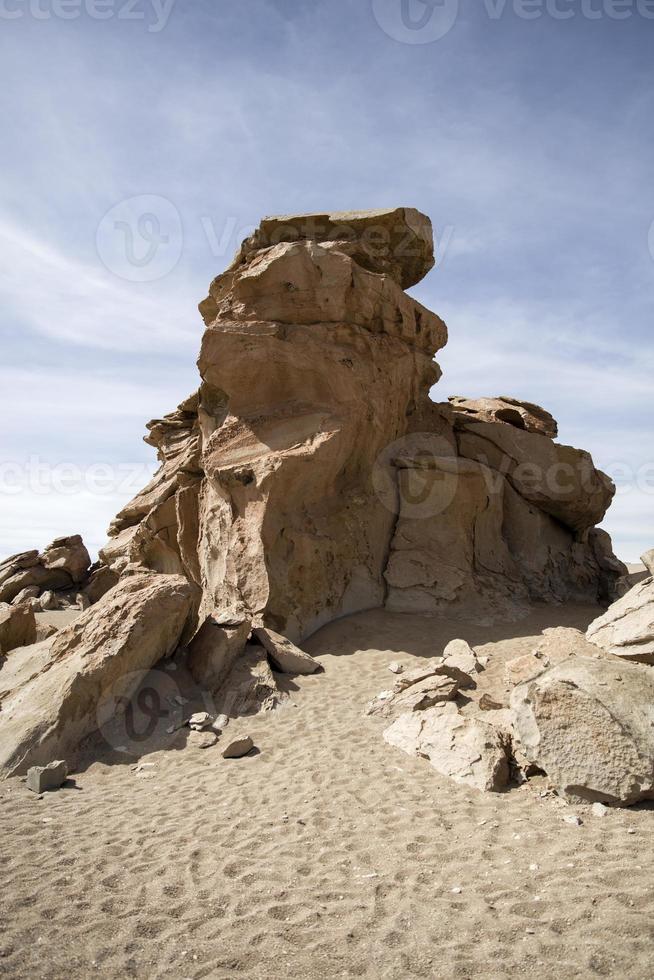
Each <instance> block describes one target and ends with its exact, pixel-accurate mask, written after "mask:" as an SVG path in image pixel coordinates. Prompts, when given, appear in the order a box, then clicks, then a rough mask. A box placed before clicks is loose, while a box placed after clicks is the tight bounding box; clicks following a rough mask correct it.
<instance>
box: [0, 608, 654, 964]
mask: <svg viewBox="0 0 654 980" xmlns="http://www.w3.org/2000/svg"><path fill="white" fill-rule="evenodd" d="M597 612H598V610H597V609H596V608H594V607H583V606H566V607H558V608H557V607H547V608H545V607H544V608H543V609H542V610H539V611H537V612H535V613H534V614H533V615H532V616H531V617H530V618H529V619H528V620H525V621H522V622H520V623H517V624H515V623H513V624H509V625H507V626H505V627H494V628H487V627H472V626H470V625H465V624H462V623H457V622H456V621H449V620H434V619H419V618H417V617H413V616H411V617H408V616H400V615H391V614H389V613H384V612H370V613H363V614H359V615H357V616H354V617H351V618H349V619H347V620H344V621H341V622H338V623H335V624H332V625H330V626H328V627H326V628H325V629H323V630H322V631H320V632H319V633H318V634H316V635H315V636H314V637H313V638H312V639H311V640H310V641H308V642H307V643H306V644H305V647H306V649H307V650H308V651H309V652H311V653H312V654H314V655H315V656H317V657H318V658H319V659H320V660H321V662H322V664H323V665H324V668H325V672H324V673H323V674H317V675H314V676H311V677H302V678H298V679H297V680H295V679H293V680H292V681H288V679H286V680H287V686H288V688H289V693H290V696H291V698H290V705H289V706H287V707H284V708H282V709H280V710H278V711H276V712H273V713H270V714H264V715H259V716H257V717H256V718H252V719H241V720H237V721H233V722H232V723H231V724H230V726H229V727H228V729H227V730H226V732H225V733H224V734H223V735H222V737H221V740H220V742H219V743H218V745H216V746H214V747H212V748H209V749H200V748H198V747H191V746H189V745H187V744H186V742H187V732H188V730H187V729H186V730H183V731H180V732H177V733H175V734H172V735H166V736H165V737H166V738H167V740H168V743H169V749H168V751H161V750H160V749H157V748H156V745H153V744H151V743H147V744H146V746H145V747H146V748H154V749H155V751H150V752H148V754H146V755H143V756H142V758H141V759H140V760H139V759H137V758H135V757H134V756H133V755H132V754H130V753H129V752H124V751H115V750H109V749H107V748H105V750H104V752H103V754H102V755H101V757H100V758H99V760H98V759H96V761H93V762H90V761H89V762H87V763H84V762H83V761H82V763H81V765H80V767H79V769H78V771H77V772H76V773H75V775H74V777H73V780H71V781H70V782H69V784H67V786H66V787H65V788H63V789H62V790H60V791H58V792H55V793H50V794H45V795H44V796H43V798H42V799H39V798H37V797H36V796H35V795H34V794H31V793H29V792H28V790H27V789H26V787H25V785H24V783H23V782H21V781H20V780H18V779H11V780H8V781H7V782H5V783H3V784H1V785H0V817H1V822H2V834H1V836H0V855H1V862H2V863H1V867H2V894H1V900H0V901H1V908H0V927H1V929H2V935H1V937H0V974H1V975H4V976H8V977H21V978H22V977H30V978H40V977H43V978H60V977H61V978H64V977H65V978H81V977H84V978H86V977H98V978H102V977H107V978H109V977H110V978H118V977H145V978H164V977H165V978H169V977H171V978H181V980H183V978H187V977H188V978H194V980H196V978H197V980H199V978H205V977H206V978H234V977H243V978H248V980H250V978H252V980H255V978H266V980H279V978H286V977H294V978H303V980H306V978H318V977H320V978H331V977H367V978H375V980H382V978H389V980H390V978H393V980H395V978H397V980H399V978H407V977H430V978H436V977H439V978H440V977H483V978H494V977H510V976H514V975H519V976H526V975H531V976H536V977H557V978H561V977H563V978H567V977H607V976H610V977H620V978H625V980H636V978H643V980H644V978H650V977H651V976H652V974H653V972H654V954H653V946H652V932H653V926H652V922H653V920H654V916H653V913H654V901H653V897H654V892H653V889H654V875H653V874H652V868H653V866H654V863H653V860H652V858H653V854H654V843H653V842H654V836H653V834H652V830H653V828H654V812H653V811H652V808H651V807H647V806H641V807H637V808H633V809H630V810H621V811H620V810H615V811H611V812H609V814H608V815H607V816H605V817H603V818H600V817H594V816H593V815H592V814H591V812H590V809H589V808H588V807H575V808H571V807H567V806H566V805H565V804H563V803H562V801H560V800H559V799H558V798H557V797H555V796H553V795H552V794H551V793H548V791H547V783H546V781H545V780H544V779H542V778H541V779H537V780H534V781H532V782H530V783H529V784H528V785H526V786H523V787H521V788H514V789H512V790H511V791H510V792H507V793H505V794H501V795H490V794H489V795H482V794H481V793H478V792H476V791H473V790H469V789H466V788H462V787H460V786H457V785H455V784H454V783H452V782H451V781H448V780H447V779H444V778H442V777H440V776H438V775H437V774H436V773H435V772H434V770H433V769H431V767H430V766H429V764H428V763H427V762H426V761H424V760H419V759H412V758H409V757H408V756H406V755H404V754H402V753H401V752H400V751H398V750H397V749H394V748H392V747H390V746H388V745H387V744H386V743H385V742H384V741H383V739H382V737H381V732H382V730H383V728H384V726H385V723H384V721H383V720H380V719H378V718H369V717H364V715H363V713H362V712H363V708H364V706H365V704H366V702H367V701H368V700H369V699H370V698H371V697H373V696H374V695H375V694H376V693H378V692H379V691H380V690H382V689H384V688H385V687H388V686H389V681H390V680H391V679H392V675H391V674H389V672H388V669H387V665H388V663H389V661H391V660H399V661H400V662H402V663H404V664H406V665H411V664H414V663H416V662H419V661H420V659H421V658H423V657H427V656H431V655H433V654H435V653H440V652H441V650H442V648H443V646H444V645H445V643H446V642H447V641H448V640H450V639H452V638H453V637H455V636H463V637H464V638H465V639H467V640H468V641H469V642H471V643H472V644H473V645H475V646H476V647H478V648H479V647H480V646H482V645H483V646H482V649H481V652H482V653H484V654H487V655H489V657H490V662H489V666H488V670H487V671H486V672H485V674H484V675H482V676H483V677H484V678H485V680H484V683H485V684H486V685H487V688H488V689H489V690H495V691H496V692H501V688H502V685H503V671H502V663H503V662H504V660H506V659H508V658H510V657H513V656H517V655H519V654H520V653H523V652H528V651H529V650H530V649H532V648H533V646H534V637H535V636H537V635H538V634H539V633H540V632H541V630H542V629H543V628H545V627H547V626H555V625H568V626H578V627H580V628H584V627H585V626H586V624H587V623H588V622H589V621H590V620H591V619H593V618H594V617H595V616H596V615H597ZM160 673H161V672H160ZM162 682H163V683H164V687H166V685H167V689H168V690H172V691H177V692H178V693H181V694H182V695H188V693H189V691H188V689H187V686H188V678H186V677H185V675H184V672H183V671H182V670H180V669H177V670H170V671H167V672H166V674H165V676H163V680H162ZM191 706H193V705H192V703H189V705H188V706H185V708H188V707H191ZM195 706H196V707H200V708H202V707H206V705H202V704H197V705H195ZM245 731H247V732H249V733H250V734H251V735H252V736H253V738H254V740H255V743H256V746H257V749H258V751H257V752H256V753H254V754H252V755H251V756H249V757H246V758H244V759H240V760H226V759H223V758H222V757H221V754H220V747H221V743H223V744H224V742H225V740H226V739H227V738H228V736H232V735H236V734H239V733H241V732H245ZM157 737H158V736H157ZM116 738H118V736H116ZM114 744H115V739H114ZM156 744H157V745H158V744H160V743H156ZM130 747H133V746H132V743H131V742H129V738H128V745H127V748H130ZM122 748H123V749H124V748H125V746H122ZM90 758H91V756H90V755H89V759H90ZM139 763H140V764H139ZM571 812H574V813H577V814H579V816H581V817H582V819H583V824H582V826H580V827H577V826H573V825H570V824H568V823H566V822H565V821H564V820H563V816H564V815H565V814H570V813H571Z"/></svg>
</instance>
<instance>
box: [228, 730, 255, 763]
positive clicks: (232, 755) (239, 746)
mask: <svg viewBox="0 0 654 980" xmlns="http://www.w3.org/2000/svg"><path fill="white" fill-rule="evenodd" d="M253 748H254V742H253V741H252V739H251V738H250V736H249V735H243V736H242V737H241V738H235V739H233V740H232V741H231V742H230V743H229V745H228V746H227V747H226V748H225V749H223V759H240V758H241V757H242V756H244V755H247V754H248V752H250V751H251V750H252V749H253Z"/></svg>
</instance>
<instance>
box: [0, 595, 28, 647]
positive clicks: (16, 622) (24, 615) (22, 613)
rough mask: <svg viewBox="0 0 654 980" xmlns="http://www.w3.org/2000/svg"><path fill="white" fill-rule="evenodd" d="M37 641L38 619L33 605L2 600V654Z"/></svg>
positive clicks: (0, 639)
mask: <svg viewBox="0 0 654 980" xmlns="http://www.w3.org/2000/svg"><path fill="white" fill-rule="evenodd" d="M35 641H36V621H35V619H34V611H33V609H32V608H31V606H26V605H18V606H10V605H9V603H8V602H0V655H2V654H6V653H9V651H10V650H15V649H16V647H24V646H28V645H29V644H30V643H34V642H35Z"/></svg>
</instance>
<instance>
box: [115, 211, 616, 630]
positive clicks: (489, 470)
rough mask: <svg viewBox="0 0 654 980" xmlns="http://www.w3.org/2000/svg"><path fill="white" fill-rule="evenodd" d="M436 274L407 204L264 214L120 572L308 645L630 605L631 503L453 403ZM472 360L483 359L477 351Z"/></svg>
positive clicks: (586, 460)
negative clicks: (626, 549) (627, 548)
mask: <svg viewBox="0 0 654 980" xmlns="http://www.w3.org/2000/svg"><path fill="white" fill-rule="evenodd" d="M433 263H434V255H433V237H432V232H431V223H430V221H429V219H428V218H427V217H426V216H425V215H421V214H420V213H419V212H417V211H415V210H414V209H411V208H397V209H391V210H387V211H372V212H351V213H332V214H319V215H293V216H286V217H282V218H267V219H264V221H263V222H262V223H261V226H260V227H259V229H258V230H257V231H256V232H255V233H254V234H253V235H252V236H251V237H250V238H249V239H247V240H246V241H245V242H244V243H243V246H242V247H241V249H240V250H239V252H238V254H237V255H236V257H235V259H234V262H233V263H232V265H231V266H230V267H229V268H228V269H227V271H226V272H224V273H223V274H222V275H220V276H218V278H217V279H215V280H214V281H213V282H212V283H211V286H210V289H209V295H208V296H207V298H206V299H205V300H203V302H202V303H201V304H200V311H201V313H202V316H203V319H204V321H205V325H206V330H205V333H204V337H203V339H202V344H201V350H200V356H199V361H198V367H199V371H200V376H201V384H200V386H199V390H198V391H197V392H196V393H194V394H193V395H192V396H191V397H190V398H188V399H187V400H186V401H185V402H183V403H182V404H181V405H180V406H179V408H178V409H177V410H176V411H175V412H173V413H172V414H171V415H169V416H167V417H166V418H165V419H163V420H158V421H156V422H153V423H150V425H149V436H148V437H147V441H148V442H150V443H151V444H153V445H155V446H156V447H157V451H158V454H159V458H160V461H161V468H160V470H159V472H158V473H157V474H156V476H155V477H154V479H153V481H152V482H151V483H150V484H149V486H148V487H146V488H145V490H144V491H143V492H142V493H141V494H139V495H138V496H137V497H136V498H135V500H134V501H132V502H131V503H130V504H128V505H127V506H126V507H125V508H123V510H122V511H121V513H120V514H119V515H118V517H117V518H116V520H115V521H114V523H113V524H112V527H111V529H110V540H109V542H108V543H107V545H106V546H105V548H104V549H103V552H102V558H103V560H104V561H105V562H106V564H108V565H111V566H112V567H113V568H114V569H116V570H117V571H118V572H119V573H121V574H123V573H125V571H126V572H127V573H131V572H133V570H134V566H137V567H145V568H150V569H152V570H155V571H159V572H164V573H168V574H171V573H172V574H181V575H184V576H185V577H186V578H187V580H188V581H189V583H190V584H191V586H192V591H193V595H194V604H195V608H196V609H197V616H198V620H199V621H200V622H202V621H204V620H205V618H206V617H207V616H208V615H216V614H218V615H219V616H222V617H224V618H225V619H226V621H227V620H230V621H244V620H248V621H251V622H252V623H253V624H254V625H255V626H257V625H265V626H268V627H270V628H272V629H274V630H276V631H278V632H280V633H282V634H284V635H286V636H289V637H290V638H292V639H294V640H298V639H301V638H302V637H304V636H307V635H308V634H310V633H311V632H313V631H314V630H315V629H317V628H318V627H319V626H321V625H322V624H324V623H326V622H329V621H330V620H332V619H335V618H337V617H339V616H342V615H345V614H347V613H350V612H354V611H357V610H361V609H365V608H370V607H374V606H381V605H384V604H386V605H387V606H388V607H389V608H390V609H393V610H396V611H404V612H420V613H437V612H440V611H443V610H444V609H451V610H461V611H465V612H466V614H467V615H472V616H475V617H477V618H478V619H489V618H490V619H492V618H497V617H506V616H517V615H520V614H521V613H522V612H523V611H524V610H525V609H526V608H527V607H528V605H529V603H531V602H533V601H562V600H565V599H568V598H575V599H586V600H589V601H596V600H598V599H600V600H601V599H609V598H613V597H614V592H615V583H616V582H617V580H618V579H619V577H620V576H621V575H622V574H623V572H624V568H623V566H621V564H620V563H619V562H617V560H616V559H615V558H614V556H613V555H612V553H611V549H610V542H609V543H608V544H607V542H606V540H605V537H602V535H601V534H600V533H599V532H597V531H595V530H593V528H594V525H595V524H596V523H598V522H599V521H600V520H601V519H602V517H603V515H604V513H605V511H606V508H607V507H608V505H609V503H610V501H611V498H612V496H613V492H614V488H613V486H612V484H611V482H610V480H609V479H608V478H607V477H605V476H604V475H603V474H602V473H600V472H599V471H597V470H596V469H595V467H594V465H593V463H592V460H591V459H590V457H589V456H588V454H586V453H582V452H581V451H579V450H574V449H572V448H570V447H565V446H559V445H558V444H557V443H555V442H554V441H553V438H552V437H553V436H555V435H556V422H555V420H554V419H553V418H552V417H551V416H550V415H549V414H548V413H547V412H546V411H544V410H543V409H541V408H540V407H539V406H537V405H533V404H531V403H529V402H520V401H518V400H516V399H513V398H510V397H507V396H502V397H501V398H492V399H491V398H488V399H477V400H475V401H471V400H469V399H465V398H460V397H458V398H455V399H453V400H452V403H451V404H450V403H448V402H444V403H442V404H435V403H434V402H433V401H431V400H430V397H429V392H430V389H431V388H432V387H433V385H434V384H435V382H436V381H438V379H439V377H440V370H439V368H438V366H437V364H436V363H435V362H434V356H435V354H436V353H437V351H438V350H440V349H441V348H442V347H443V346H444V345H445V343H446V342H447V329H446V327H445V324H444V323H443V321H442V320H441V319H440V318H439V317H438V316H436V315H435V314H434V313H432V312H430V311H429V310H427V309H426V308H425V307H423V306H421V305H420V304H419V303H418V302H416V301H415V300H414V299H412V298H411V297H409V296H407V295H406V293H405V292H404V291H403V290H404V289H405V288H407V287H408V286H410V285H413V284H415V283H416V282H417V281H419V280H420V279H421V278H422V277H423V276H424V275H425V274H426V273H427V272H428V271H429V269H430V268H431V267H432V265H433ZM471 357H474V352H471Z"/></svg>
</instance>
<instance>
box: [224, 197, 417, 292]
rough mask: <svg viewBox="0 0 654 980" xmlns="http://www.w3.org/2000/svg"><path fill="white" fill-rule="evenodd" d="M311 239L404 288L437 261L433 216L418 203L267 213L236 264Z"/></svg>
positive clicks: (237, 257)
mask: <svg viewBox="0 0 654 980" xmlns="http://www.w3.org/2000/svg"><path fill="white" fill-rule="evenodd" d="M307 240H308V241H312V242H319V243H321V244H322V245H323V246H324V247H326V248H336V249H338V250H339V251H341V252H343V253H345V254H346V255H349V256H351V258H353V259H354V260H355V262H357V264H358V265H361V266H363V268H365V269H368V270H369V271H371V272H377V273H383V274H386V275H389V276H390V277H391V278H392V279H395V281H396V282H397V283H398V284H399V285H400V286H401V287H402V289H408V288H409V287H410V286H414V285H415V284H416V283H417V282H420V280H421V279H424V277H425V276H426V275H427V273H428V272H429V270H430V269H431V268H432V266H433V265H434V239H433V232H432V227H431V221H430V220H429V218H428V217H427V216H426V215H424V214H421V213H420V212H419V211H416V209H415V208H392V209H387V210H377V211H333V212H331V213H325V214H292V215H281V216H277V217H272V218H264V219H263V220H262V222H261V224H260V225H259V228H258V229H257V230H256V232H255V233H254V235H252V236H251V238H248V239H246V240H245V241H244V242H243V245H242V246H241V249H240V250H239V252H238V253H237V255H236V258H235V260H234V265H235V266H236V267H238V266H239V265H241V264H242V263H243V262H245V261H247V260H248V258H249V257H250V256H251V255H252V254H253V253H255V252H257V251H258V250H260V249H264V248H270V247H272V246H274V245H279V244H280V243H282V242H298V241H307Z"/></svg>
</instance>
